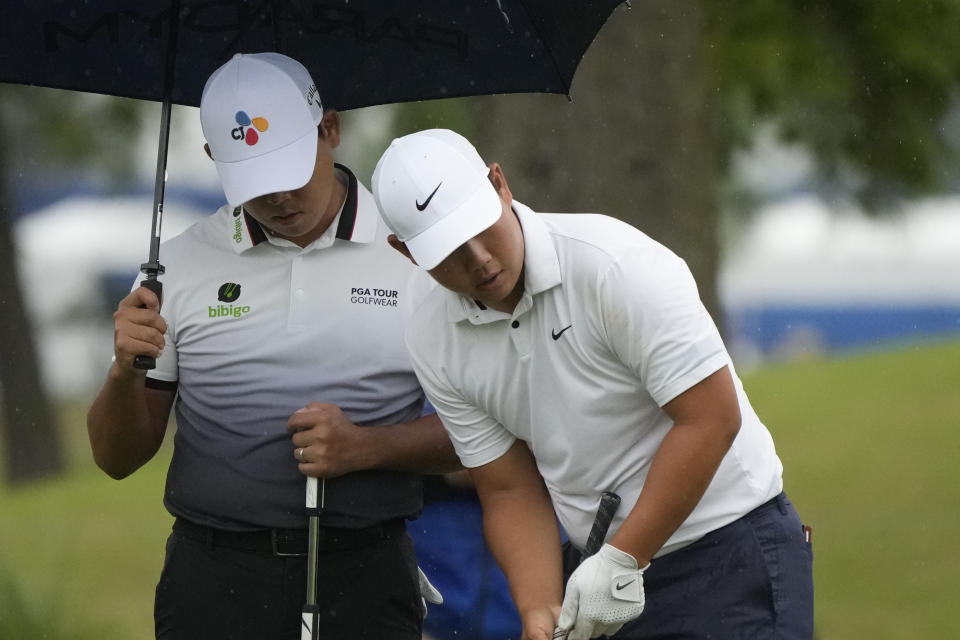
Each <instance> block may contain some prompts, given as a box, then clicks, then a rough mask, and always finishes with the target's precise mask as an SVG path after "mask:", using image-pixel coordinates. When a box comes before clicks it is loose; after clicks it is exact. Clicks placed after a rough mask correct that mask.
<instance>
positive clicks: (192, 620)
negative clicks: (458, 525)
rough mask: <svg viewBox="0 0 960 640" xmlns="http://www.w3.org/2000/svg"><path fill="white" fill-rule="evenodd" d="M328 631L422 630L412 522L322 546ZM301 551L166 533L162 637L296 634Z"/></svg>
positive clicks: (228, 639) (159, 619)
mask: <svg viewBox="0 0 960 640" xmlns="http://www.w3.org/2000/svg"><path fill="white" fill-rule="evenodd" d="M317 565H318V567H319V568H318V579H317V582H318V592H317V602H318V604H320V605H321V606H323V611H324V613H323V614H322V615H321V618H320V630H321V635H320V637H321V638H344V639H346V638H350V639H354V638H365V639H367V640H384V639H386V638H390V639H391V640H392V639H394V638H395V639H397V640H420V637H421V629H422V622H423V621H422V619H421V613H420V582H419V579H418V577H417V564H416V556H415V554H414V550H413V543H412V541H411V540H410V537H409V536H408V535H407V534H406V532H405V531H402V530H401V531H400V533H398V534H396V535H390V536H389V537H384V538H382V539H378V540H376V541H373V542H371V543H364V544H363V545H362V546H354V545H351V544H346V545H343V544H341V545H338V547H337V548H331V549H321V551H320V553H319V557H318V563H317ZM306 568H307V562H306V558H304V557H278V556H276V555H274V554H273V553H271V552H270V551H269V550H267V551H251V550H247V549H242V550H241V549H237V548H231V547H230V546H226V545H219V544H217V543H212V542H210V541H208V540H206V541H205V540H202V539H198V538H197V537H196V536H194V535H187V534H185V533H184V532H182V531H178V530H177V529H176V527H175V528H174V531H173V533H171V534H170V537H169V538H168V540H167V553H166V559H165V561H164V566H163V571H162V573H161V576H160V581H159V583H158V584H157V594H156V602H155V608H154V620H155V625H156V635H157V638H158V639H161V640H198V639H200V638H202V639H203V640H247V639H249V640H267V639H269V640H299V638H300V628H301V608H302V607H303V604H304V602H305V600H306V586H307V575H306Z"/></svg>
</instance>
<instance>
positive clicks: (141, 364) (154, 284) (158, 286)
mask: <svg viewBox="0 0 960 640" xmlns="http://www.w3.org/2000/svg"><path fill="white" fill-rule="evenodd" d="M140 286H141V287H146V288H147V289H150V291H153V292H154V293H155V294H156V296H157V300H158V301H159V302H160V304H163V283H162V282H160V281H159V280H157V277H156V276H154V277H152V278H151V277H150V276H147V279H146V280H141V281H140ZM144 307H145V305H141V308H144ZM133 366H134V367H136V368H137V369H144V370H147V371H149V370H150V369H156V368H157V359H156V358H154V357H153V356H144V355H140V356H137V357H136V358H134V359H133Z"/></svg>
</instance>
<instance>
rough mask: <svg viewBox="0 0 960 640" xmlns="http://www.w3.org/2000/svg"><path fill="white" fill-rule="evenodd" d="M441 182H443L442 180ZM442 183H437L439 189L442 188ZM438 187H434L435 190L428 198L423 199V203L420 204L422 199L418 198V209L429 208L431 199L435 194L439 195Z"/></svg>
mask: <svg viewBox="0 0 960 640" xmlns="http://www.w3.org/2000/svg"><path fill="white" fill-rule="evenodd" d="M440 184H443V183H442V182H441V183H440ZM440 184H438V185H437V189H439V188H440ZM437 189H434V190H433V192H432V193H431V194H430V195H429V196H427V199H426V200H424V201H423V204H420V201H419V200H417V201H416V203H417V211H423V210H424V209H426V208H427V205H428V204H430V201H431V200H433V196H435V195H437Z"/></svg>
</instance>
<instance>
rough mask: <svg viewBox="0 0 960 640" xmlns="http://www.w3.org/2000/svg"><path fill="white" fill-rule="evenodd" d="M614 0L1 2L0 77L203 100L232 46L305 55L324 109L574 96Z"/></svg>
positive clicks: (193, 103) (150, 97)
mask: <svg viewBox="0 0 960 640" xmlns="http://www.w3.org/2000/svg"><path fill="white" fill-rule="evenodd" d="M620 3H621V0H569V1H566V2H564V1H559V0H475V1H468V0H340V1H331V2H320V1H318V0H126V1H122V0H101V1H98V2H73V1H69V0H44V1H43V2H27V1H23V2H16V3H14V2H5V3H4V16H3V18H4V19H3V20H2V21H0V81H4V82H14V83H20V84H32V85H39V86H46V87H54V88H60V89H72V90H77V91H88V92H94V93H105V94H109V95H115V96H124V97H129V98H138V99H143V100H164V99H168V100H170V101H171V102H173V103H175V104H183V105H191V106H197V105H199V103H200V94H201V92H202V90H203V85H204V83H205V82H206V79H207V77H208V76H209V75H210V73H211V72H212V71H213V70H214V69H216V68H217V67H218V66H220V65H221V64H223V63H224V62H226V61H227V60H228V59H229V58H230V57H231V56H232V55H233V54H234V53H236V52H238V51H242V52H259V51H279V52H282V53H285V54H286V55H288V56H290V57H292V58H295V59H297V60H299V61H300V62H302V63H303V64H304V65H305V66H306V67H307V68H308V69H309V70H310V72H311V74H312V75H313V77H314V80H315V81H316V82H317V85H318V89H319V90H320V94H321V96H323V100H324V104H325V105H327V106H331V107H335V108H338V109H351V108H356V107H364V106H369V105H374V104H387V103H393V102H405V101H411V100H424V99H432V98H445V97H457V96H468V95H481V94H491V93H516V92H542V93H560V94H568V93H569V89H570V83H571V80H572V78H573V75H574V71H575V70H576V67H577V65H578V64H579V62H580V59H581V58H582V56H583V54H584V52H585V51H586V50H587V48H588V47H589V45H590V43H591V42H592V41H593V39H594V37H595V36H596V34H597V32H598V31H599V29H600V27H601V26H602V25H603V23H604V22H605V21H606V19H607V17H608V16H609V15H610V13H611V12H612V11H613V9H614V8H615V7H616V6H617V5H618V4H620Z"/></svg>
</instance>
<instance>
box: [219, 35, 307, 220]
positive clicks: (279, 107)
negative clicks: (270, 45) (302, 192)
mask: <svg viewBox="0 0 960 640" xmlns="http://www.w3.org/2000/svg"><path fill="white" fill-rule="evenodd" d="M322 119H323V105H322V104H321V103H320V96H319V95H318V94H317V87H316V85H315V84H314V82H313V79H312V78H311V77H310V72H308V71H307V69H306V67H304V66H303V65H302V64H300V63H299V62H297V61H296V60H294V59H293V58H289V57H287V56H285V55H282V54H279V53H248V54H243V53H238V54H236V55H234V56H233V58H231V59H230V61H229V62H227V63H226V64H224V65H223V66H221V67H220V68H219V69H217V70H216V71H214V72H213V73H212V74H211V75H210V78H209V79H208V80H207V84H206V86H204V88H203V96H202V97H201V99H200V125H201V127H202V128H203V135H204V137H205V138H206V140H207V144H208V145H210V155H211V156H213V160H214V163H215V164H216V166H217V173H219V174H220V182H221V183H222V184H223V192H224V194H226V196H227V202H229V203H230V205H231V206H234V207H235V206H238V205H241V204H243V203H244V202H246V201H247V200H252V199H253V198H256V197H257V196H262V195H264V194H267V193H276V192H278V191H292V190H293V189H299V188H300V187H302V186H303V185H305V184H306V183H307V181H309V180H310V177H311V176H312V175H313V169H314V165H315V164H316V161H317V136H318V132H317V125H318V124H320V121H321V120H322Z"/></svg>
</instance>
